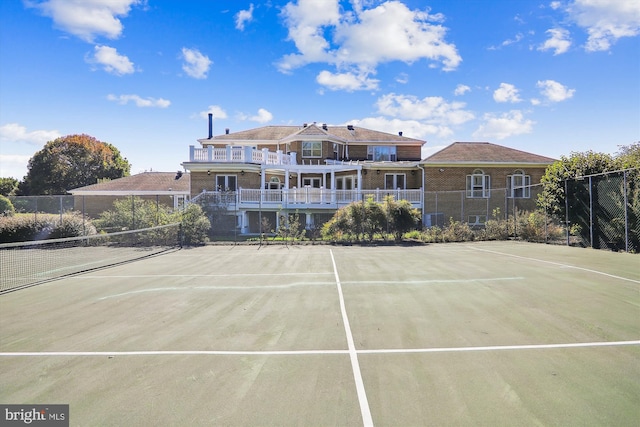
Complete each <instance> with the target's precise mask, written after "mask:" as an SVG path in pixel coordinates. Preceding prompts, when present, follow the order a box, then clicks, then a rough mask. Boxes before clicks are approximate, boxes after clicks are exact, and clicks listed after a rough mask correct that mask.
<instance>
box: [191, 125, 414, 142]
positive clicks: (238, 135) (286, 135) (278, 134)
mask: <svg viewBox="0 0 640 427" xmlns="http://www.w3.org/2000/svg"><path fill="white" fill-rule="evenodd" d="M304 137H311V138H312V139H314V140H317V139H321V140H329V141H335V142H343V143H371V142H373V143H384V144H389V145H396V144H400V145H402V144H409V145H415V144H420V145H422V144H424V143H425V142H426V141H423V140H420V139H415V138H408V137H406V136H400V135H398V134H391V133H386V132H380V131H376V130H371V129H365V128H361V127H357V126H348V127H347V126H327V125H321V126H318V125H317V124H315V123H313V124H310V125H303V126H263V127H259V128H255V129H248V130H243V131H240V132H233V133H225V134H223V135H216V136H214V137H213V138H211V139H206V138H205V139H199V140H198V141H199V142H200V143H201V144H203V145H206V144H211V143H218V142H243V141H246V142H248V141H253V142H258V141H260V142H263V143H274V144H275V143H283V142H290V141H299V140H301V139H303V138H304Z"/></svg>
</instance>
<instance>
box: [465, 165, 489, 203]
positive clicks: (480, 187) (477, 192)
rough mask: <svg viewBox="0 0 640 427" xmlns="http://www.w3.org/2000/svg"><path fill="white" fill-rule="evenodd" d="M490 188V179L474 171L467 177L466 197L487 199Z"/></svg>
mask: <svg viewBox="0 0 640 427" xmlns="http://www.w3.org/2000/svg"><path fill="white" fill-rule="evenodd" d="M490 188H491V177H490V176H489V175H485V174H484V172H483V171H482V170H480V169H476V170H474V171H473V174H471V175H467V197H469V198H488V197H489V194H490V192H489V189H490Z"/></svg>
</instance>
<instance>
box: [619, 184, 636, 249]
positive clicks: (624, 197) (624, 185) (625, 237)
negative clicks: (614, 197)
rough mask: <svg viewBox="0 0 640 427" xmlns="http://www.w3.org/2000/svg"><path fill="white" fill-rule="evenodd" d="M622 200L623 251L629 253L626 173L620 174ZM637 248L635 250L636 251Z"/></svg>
mask: <svg viewBox="0 0 640 427" xmlns="http://www.w3.org/2000/svg"><path fill="white" fill-rule="evenodd" d="M622 183H623V187H624V188H623V192H624V195H623V199H624V250H625V252H627V253H629V213H628V209H629V202H628V200H627V171H624V172H623V173H622ZM637 249H638V248H636V250H637Z"/></svg>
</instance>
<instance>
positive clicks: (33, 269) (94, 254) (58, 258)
mask: <svg viewBox="0 0 640 427" xmlns="http://www.w3.org/2000/svg"><path fill="white" fill-rule="evenodd" d="M179 241H180V223H174V224H168V225H161V226H157V227H151V228H145V229H140V230H132V231H120V232H116V233H109V234H96V235H92V236H83V237H71V238H66V239H51V240H37V241H29V242H15V243H4V244H0V273H1V274H0V294H3V293H6V292H10V291H13V290H16V289H20V288H24V287H27V286H32V285H36V284H39V283H42V282H46V281H49V280H52V279H57V278H61V277H64V276H69V275H72V274H77V273H82V272H86V271H90V270H95V269H99V268H104V267H109V266H113V265H117V264H122V263H125V262H130V261H135V260H138V259H141V258H146V257H149V256H153V255H158V254H161V253H163V252H166V251H169V250H172V249H175V248H176V247H177V246H179V244H180V243H179Z"/></svg>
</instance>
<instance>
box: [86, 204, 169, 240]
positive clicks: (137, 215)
mask: <svg viewBox="0 0 640 427" xmlns="http://www.w3.org/2000/svg"><path fill="white" fill-rule="evenodd" d="M170 223H171V216H170V215H169V208H168V207H167V206H165V205H162V204H157V203H156V202H154V201H152V200H143V199H141V198H140V197H133V198H131V197H127V198H124V199H118V200H116V201H114V202H113V209H111V210H108V211H105V212H102V213H101V214H100V217H99V218H98V219H96V220H95V221H94V224H95V226H96V227H97V228H98V229H99V230H103V231H107V232H109V233H111V232H116V231H124V230H139V229H142V228H149V227H155V226H156V225H165V224H170Z"/></svg>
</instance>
